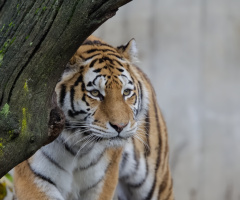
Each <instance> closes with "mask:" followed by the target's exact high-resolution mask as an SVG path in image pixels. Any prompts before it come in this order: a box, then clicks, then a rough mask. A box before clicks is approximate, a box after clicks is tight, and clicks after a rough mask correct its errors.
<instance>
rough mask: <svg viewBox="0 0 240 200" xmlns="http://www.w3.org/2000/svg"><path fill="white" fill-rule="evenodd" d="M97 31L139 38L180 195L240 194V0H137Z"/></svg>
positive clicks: (202, 198)
mask: <svg viewBox="0 0 240 200" xmlns="http://www.w3.org/2000/svg"><path fill="white" fill-rule="evenodd" d="M94 34H95V35H96V36H99V37H101V38H102V39H103V40H105V41H106V42H108V43H110V44H112V45H115V46H118V45H121V44H125V43H126V42H128V41H129V40H130V39H131V38H135V39H136V41H137V44H138V49H139V59H140V61H141V62H140V63H139V66H140V67H141V68H142V69H143V71H144V72H145V73H146V74H147V75H148V76H149V77H150V79H151V81H152V84H153V85H154V87H155V90H156V93H157V98H158V103H159V105H160V107H161V109H162V112H163V114H164V116H165V119H166V122H167V125H168V132H169V144H170V150H171V152H170V164H171V170H172V175H173V179H174V190H175V196H176V200H240V190H239V187H240V159H239V158H240V0H147V1H146V0H135V1H132V2H131V3H129V4H128V5H126V6H123V7H122V8H120V10H119V11H118V12H117V15H116V16H114V17H113V18H112V19H110V20H109V21H107V22H106V23H105V24H104V25H103V26H101V27H100V28H99V29H98V30H97V31H96V32H95V33H94Z"/></svg>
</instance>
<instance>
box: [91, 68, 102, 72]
mask: <svg viewBox="0 0 240 200" xmlns="http://www.w3.org/2000/svg"><path fill="white" fill-rule="evenodd" d="M101 70H102V68H98V69H95V70H93V72H95V73H99V72H100V71H101Z"/></svg>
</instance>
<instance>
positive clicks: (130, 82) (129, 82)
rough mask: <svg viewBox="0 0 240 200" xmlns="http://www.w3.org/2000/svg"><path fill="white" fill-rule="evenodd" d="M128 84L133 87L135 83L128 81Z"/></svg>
mask: <svg viewBox="0 0 240 200" xmlns="http://www.w3.org/2000/svg"><path fill="white" fill-rule="evenodd" d="M122 76H124V75H122ZM128 84H130V85H133V82H132V81H128Z"/></svg>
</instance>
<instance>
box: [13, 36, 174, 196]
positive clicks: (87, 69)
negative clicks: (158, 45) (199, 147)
mask: <svg viewBox="0 0 240 200" xmlns="http://www.w3.org/2000/svg"><path fill="white" fill-rule="evenodd" d="M136 54H137V49H136V45H135V41H134V40H131V41H130V42H129V43H128V44H126V45H123V46H120V47H117V48H114V47H112V46H110V45H108V44H106V43H105V42H103V41H101V40H100V39H98V38H95V37H94V36H90V37H89V38H88V39H87V40H86V41H85V42H84V43H83V44H82V46H81V47H80V48H79V49H78V51H77V52H76V53H75V55H74V56H73V57H72V58H71V60H70V62H69V64H68V65H67V68H66V70H65V72H64V74H63V76H62V78H61V80H60V81H59V83H58V84H57V86H56V93H57V96H58V104H59V106H60V107H61V109H62V110H63V111H64V113H65V116H66V126H65V129H64V131H63V132H62V133H61V134H60V136H59V137H58V138H57V139H56V140H55V141H54V142H52V143H50V144H48V145H46V146H44V147H42V148H41V149H40V150H39V151H37V152H36V153H35V154H34V155H33V156H32V157H31V158H30V159H28V160H26V161H24V162H23V163H21V164H19V165H18V166H17V167H15V175H14V176H15V191H16V196H17V198H18V199H19V200H33V199H34V200H40V199H41V200H50V199H51V200H65V199H66V200H79V199H81V200H111V199H114V200H173V191H172V179H171V174H170V171H169V164H168V157H169V151H168V139H167V131H166V126H165V123H164V120H163V117H162V114H161V112H160V110H159V107H158V105H157V102H156V97H155V93H154V90H153V88H152V86H151V84H150V82H149V80H148V79H147V78H146V76H145V75H144V73H143V72H142V71H141V70H140V69H139V68H137V67H136V66H135V65H134V62H135V60H136Z"/></svg>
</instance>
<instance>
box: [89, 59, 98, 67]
mask: <svg viewBox="0 0 240 200" xmlns="http://www.w3.org/2000/svg"><path fill="white" fill-rule="evenodd" d="M97 61H98V59H95V60H93V61H92V62H91V63H90V65H89V68H92V67H93V65H94V64H95V63H96V62H97Z"/></svg>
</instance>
